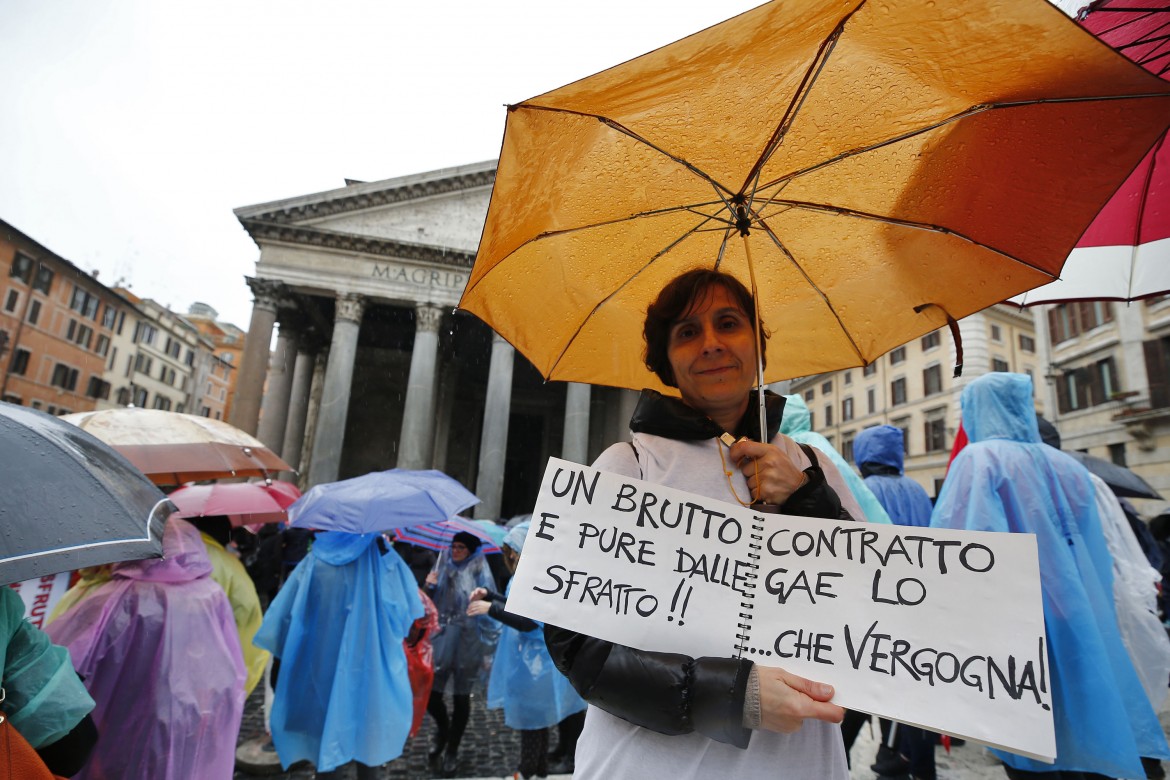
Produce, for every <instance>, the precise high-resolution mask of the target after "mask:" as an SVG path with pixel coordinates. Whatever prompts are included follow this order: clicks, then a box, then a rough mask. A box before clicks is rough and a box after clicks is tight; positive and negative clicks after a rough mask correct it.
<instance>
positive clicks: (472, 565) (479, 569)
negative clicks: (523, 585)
mask: <svg viewBox="0 0 1170 780" xmlns="http://www.w3.org/2000/svg"><path fill="white" fill-rule="evenodd" d="M435 571H436V572H437V573H438V575H439V581H438V582H437V583H435V588H434V591H433V592H432V595H431V598H432V599H433V600H434V602H435V607H436V608H437V609H438V610H439V633H437V634H435V636H434V638H433V639H432V642H431V644H432V646H433V648H434V654H435V655H434V658H435V687H434V690H435V692H436V693H442V692H443V688H444V687H446V682H447V679H448V678H454V682H453V686H454V688H453V693H454V694H456V695H460V696H462V695H466V694H469V693H471V691H472V689H473V688H474V687H475V683H476V681H477V680H478V679H479V672H480V670H481V669H482V668H483V662H484V657H485V656H486V655H488V654H489V653H491V652H492V650H493V649H494V648H495V645H496V640H497V639H498V638H499V635H500V624H499V623H497V622H496V621H494V620H492V619H491V618H490V617H488V616H487V615H479V616H478V617H471V616H469V615H468V614H467V602H468V599H469V598H470V597H471V592H472V591H473V590H475V589H476V588H487V589H488V590H495V589H496V582H495V579H494V578H493V577H492V572H491V569H490V568H489V567H488V563H487V559H486V557H485V556H484V553H483V550H482V549H480V550H477V551H476V552H474V553H472V554H471V555H469V556H468V557H467V558H465V559H463V560H462V561H461V562H458V563H456V562H455V561H454V560H452V559H451V556H450V553H449V552H448V551H447V550H444V551H442V552H441V553H440V554H439V560H438V561H437V563H436V564H435Z"/></svg>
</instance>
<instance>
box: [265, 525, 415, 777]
mask: <svg viewBox="0 0 1170 780" xmlns="http://www.w3.org/2000/svg"><path fill="white" fill-rule="evenodd" d="M422 615H423V607H422V603H421V602H420V601H419V597H418V586H417V585H416V583H415V580H414V575H412V574H411V572H410V569H409V568H407V566H406V564H405V563H404V562H403V561H402V559H401V558H400V557H398V553H396V552H394V551H393V550H388V551H387V550H386V549H385V547H384V544H383V542H382V539H381V534H376V533H370V534H350V533H344V532H341V531H330V532H327V533H319V534H317V537H316V539H315V541H314V542H313V546H312V549H311V550H310V551H309V554H308V555H307V556H306V557H305V558H304V560H302V561H301V563H300V564H299V565H298V566H297V568H296V569H294V570H293V573H292V575H291V576H290V577H289V579H288V581H287V582H286V583H285V584H284V587H283V588H281V590H280V593H279V594H278V595H277V597H276V598H275V599H274V600H273V602H272V604H271V605H270V606H269V607H268V612H267V614H266V615H265V616H264V623H263V624H262V625H261V626H260V631H259V632H257V634H256V639H255V640H254V641H255V643H256V645H257V646H258V647H262V648H264V649H266V650H269V651H271V652H272V654H273V655H274V656H276V657H277V658H279V659H280V662H281V666H280V675H279V678H278V679H277V681H276V691H275V696H274V698H273V705H272V718H271V720H272V741H273V743H274V744H275V745H276V753H277V755H278V756H280V762H281V764H282V765H283V766H284V768H285V769H288V767H289V766H290V765H292V764H294V763H296V762H297V761H300V760H309V761H312V762H313V763H314V764H315V765H316V767H317V777H319V778H325V777H337V776H338V773H335V771H334V770H336V769H337V768H338V767H340V766H342V765H344V764H348V763H349V762H351V761H355V762H357V776H358V780H372V778H375V777H378V776H379V775H378V771H377V767H379V766H380V765H382V764H385V763H386V762H388V761H391V760H393V759H395V758H397V757H398V756H399V755H401V753H402V747H403V745H404V744H405V742H406V738H407V735H408V734H409V733H410V726H411V720H412V714H413V711H414V704H413V702H414V699H413V695H412V693H411V689H410V677H409V675H408V673H407V669H406V654H405V652H404V651H403V649H402V640H403V638H404V637H406V635H407V633H408V632H409V631H410V627H411V624H412V623H413V622H414V621H415V620H416V619H418V618H420V617H422Z"/></svg>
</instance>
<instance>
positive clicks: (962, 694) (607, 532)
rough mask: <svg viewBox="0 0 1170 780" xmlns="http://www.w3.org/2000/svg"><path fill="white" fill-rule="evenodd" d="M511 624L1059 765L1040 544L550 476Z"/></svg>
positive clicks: (598, 474) (515, 587)
mask: <svg viewBox="0 0 1170 780" xmlns="http://www.w3.org/2000/svg"><path fill="white" fill-rule="evenodd" d="M507 608H508V609H509V610H510V611H512V612H516V613H518V614H521V615H524V616H527V617H530V618H532V619H534V620H539V621H542V622H546V623H552V624H554V625H557V626H561V627H563V628H568V629H572V630H575V631H579V632H581V633H585V634H589V635H590V636H596V637H600V638H602V639H606V640H609V641H613V642H617V643H619V644H624V645H628V646H631V647H636V648H639V649H642V650H650V651H662V652H674V653H684V654H686V655H690V656H692V657H702V656H717V657H735V656H739V655H742V656H743V657H746V658H749V659H751V660H752V661H754V662H756V663H759V664H761V665H764V666H780V667H783V668H785V669H788V670H789V671H792V672H795V673H796V674H800V675H802V676H805V677H808V678H810V679H813V680H818V681H821V682H827V683H830V684H832V685H833V686H834V687H835V688H836V696H835V698H834V699H833V701H834V702H836V703H837V704H840V705H841V706H843V707H848V708H850V709H855V710H860V711H863V712H869V713H873V714H876V715H881V716H883V717H888V718H891V719H893V720H897V721H900V722H903V723H909V724H912V725H917V726H922V727H924V728H927V729H930V730H932V731H939V732H943V733H948V734H953V735H955V736H960V737H963V738H966V739H971V740H975V741H978V742H982V743H985V744H987V745H991V746H993V747H999V748H1003V749H1005V750H1010V751H1013V752H1016V753H1020V754H1022V755H1026V756H1029V757H1032V758H1035V759H1038V760H1042V761H1049V762H1051V761H1053V759H1054V757H1055V755H1056V738H1055V734H1054V730H1053V723H1052V710H1051V706H1052V694H1051V688H1050V678H1049V669H1048V657H1047V650H1046V648H1047V638H1046V635H1045V632H1044V615H1043V610H1042V606H1041V595H1040V571H1039V563H1038V558H1037V551H1036V539H1035V537H1034V536H1033V535H1031V534H994V533H984V532H978V531H952V530H945V529H928V528H913V527H906V526H888V525H876V524H872V525H871V524H866V523H855V522H841V521H832V520H822V519H818V518H808V517H791V516H787V515H769V514H760V513H756V512H753V511H752V510H751V509H748V508H744V507H742V506H739V505H736V504H728V503H726V502H722V501H716V500H714V499H709V498H706V497H703V496H697V495H694V494H692V493H687V492H685V491H681V490H675V489H672V488H667V487H663V486H661V485H655V484H652V483H649V482H643V481H641V480H637V479H632V478H630V477H624V476H620V475H617V474H611V473H608V472H604V471H599V470H597V469H593V468H589V467H587V466H580V465H577V464H575V463H570V462H568V461H563V460H559V459H556V458H553V459H550V461H549V465H548V468H547V469H546V471H545V475H544V481H543V483H542V485H541V491H540V496H539V498H538V500H537V503H536V508H535V511H534V513H533V516H532V527H531V528H530V529H529V532H528V537H527V539H526V540H525V545H524V555H523V558H522V560H521V563H520V567H519V570H518V571H517V572H516V577H515V580H514V581H513V584H512V586H511V596H510V597H509V599H508V604H507Z"/></svg>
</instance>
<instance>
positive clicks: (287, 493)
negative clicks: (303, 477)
mask: <svg viewBox="0 0 1170 780" xmlns="http://www.w3.org/2000/svg"><path fill="white" fill-rule="evenodd" d="M300 496H301V491H300V490H298V489H297V486H296V485H293V484H292V483H290V482H283V481H275V482H217V483H215V484H212V485H187V486H186V487H181V488H179V489H178V490H176V491H174V492H173V493H171V494H170V499H171V501H172V502H173V503H174V504H175V506H176V507H178V510H179V511H178V512H177V515H178V516H179V517H186V518H190V517H212V516H216V515H226V516H227V517H228V518H229V519H230V520H231V523H232V525H233V526H236V527H238V526H242V525H250V524H253V523H278V522H284V521H286V520H287V519H288V512H287V510H288V507H290V506H291V505H292V504H293V502H294V501H296V500H297V499H298V498H300Z"/></svg>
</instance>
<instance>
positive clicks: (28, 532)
mask: <svg viewBox="0 0 1170 780" xmlns="http://www.w3.org/2000/svg"><path fill="white" fill-rule="evenodd" d="M0 468H2V469H3V472H4V490H3V491H2V492H0V526H2V527H3V529H4V532H3V534H0V586H2V585H8V584H9V583H13V582H20V581H22V580H28V579H32V578H34V577H40V576H42V575H45V574H54V573H57V572H61V571H69V570H71V569H79V568H82V567H84V566H98V565H101V564H104V563H113V562H115V561H125V560H133V559H138V558H150V557H153V558H158V557H159V556H161V555H162V535H163V524H164V522H165V520H166V518H167V515H168V514H170V513H171V512H172V511H173V510H174V507H173V505H171V503H170V502H169V501H167V500H166V497H165V496H164V495H163V494H162V493H161V492H160V491H159V489H158V488H157V487H155V486H154V485H152V484H151V483H150V481H149V480H148V479H146V477H144V476H143V475H142V473H141V472H139V471H138V470H137V469H136V468H134V466H132V465H131V464H130V463H129V462H128V461H127V460H126V459H125V458H124V457H122V456H121V455H119V454H118V453H117V452H115V451H114V450H112V449H110V448H109V447H108V446H106V445H105V444H103V443H102V442H100V441H98V440H97V439H95V438H94V437H93V436H90V435H89V434H88V433H85V432H84V431H82V430H80V429H78V428H76V427H74V426H72V425H69V424H68V423H65V422H62V421H61V420H60V419H59V418H57V417H52V416H50V415H47V414H44V413H42V412H38V411H35V410H32V409H27V408H24V407H21V406H15V405H13V404H7V403H0Z"/></svg>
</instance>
